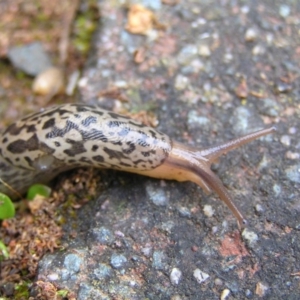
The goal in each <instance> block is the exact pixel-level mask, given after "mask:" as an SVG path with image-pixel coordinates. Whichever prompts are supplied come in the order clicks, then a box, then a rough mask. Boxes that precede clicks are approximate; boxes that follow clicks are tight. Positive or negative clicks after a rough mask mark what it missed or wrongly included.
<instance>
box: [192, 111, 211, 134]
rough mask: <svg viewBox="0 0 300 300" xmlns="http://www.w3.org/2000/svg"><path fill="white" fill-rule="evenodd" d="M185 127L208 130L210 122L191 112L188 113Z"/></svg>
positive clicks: (195, 112)
mask: <svg viewBox="0 0 300 300" xmlns="http://www.w3.org/2000/svg"><path fill="white" fill-rule="evenodd" d="M187 125H188V128H189V129H201V130H204V129H209V127H210V120H209V119H208V118H207V117H205V116H202V115H200V114H199V113H198V112H197V111H196V110H191V111H189V113H188V117H187Z"/></svg>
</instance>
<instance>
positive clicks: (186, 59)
mask: <svg viewBox="0 0 300 300" xmlns="http://www.w3.org/2000/svg"><path fill="white" fill-rule="evenodd" d="M197 55H198V49H197V46H196V45H186V46H184V47H183V48H182V49H181V51H180V52H179V54H178V55H177V61H178V63H180V64H181V65H188V64H189V63H190V62H191V61H192V60H193V59H194V58H196V57H197Z"/></svg>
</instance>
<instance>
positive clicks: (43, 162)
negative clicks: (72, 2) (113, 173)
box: [0, 104, 172, 190]
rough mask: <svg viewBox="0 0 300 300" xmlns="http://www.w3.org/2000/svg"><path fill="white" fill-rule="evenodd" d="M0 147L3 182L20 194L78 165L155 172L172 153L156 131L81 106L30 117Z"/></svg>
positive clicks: (167, 141) (11, 129)
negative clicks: (41, 181)
mask: <svg viewBox="0 0 300 300" xmlns="http://www.w3.org/2000/svg"><path fill="white" fill-rule="evenodd" d="M0 142H1V147H0V151H1V152H0V174H1V178H2V180H4V181H5V182H7V183H9V184H10V185H11V186H12V187H14V188H16V189H18V190H20V189H21V190H22V188H20V187H22V186H23V185H25V184H22V181H25V182H26V185H28V184H29V183H28V182H27V181H32V180H28V178H29V177H33V180H36V179H37V178H38V179H40V178H41V176H42V177H43V178H44V177H45V178H47V179H46V180H49V178H52V177H54V176H55V175H57V174H58V173H60V172H61V171H63V170H67V169H71V168H74V167H76V166H93V167H100V168H111V169H118V170H123V171H133V172H134V170H136V169H138V170H140V171H142V170H151V169H154V168H156V167H157V166H159V165H161V164H162V163H163V162H164V160H165V159H166V157H167V156H168V154H169V152H170V151H171V148H172V146H171V140H170V138H169V137H168V136H167V135H165V134H163V133H160V132H159V131H157V130H155V129H153V128H150V127H147V126H145V125H143V124H141V123H139V122H136V121H134V120H132V119H130V118H127V117H125V116H120V115H118V114H115V113H113V112H110V111H106V110H103V109H100V108H98V107H92V106H85V105H80V104H66V105H62V106H58V107H55V108H50V109H46V110H44V111H43V112H40V113H35V114H32V115H30V116H27V117H25V118H23V119H22V120H20V121H18V122H16V123H14V124H12V125H11V126H9V127H8V128H7V129H6V130H5V131H4V132H3V133H2V135H1V141H0ZM12 166H13V168H12ZM5 170H6V171H5ZM0 188H1V186H0Z"/></svg>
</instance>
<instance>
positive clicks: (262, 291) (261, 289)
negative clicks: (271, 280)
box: [255, 282, 269, 297]
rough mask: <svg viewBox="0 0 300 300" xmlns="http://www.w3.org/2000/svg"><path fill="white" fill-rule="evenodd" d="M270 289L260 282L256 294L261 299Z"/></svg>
mask: <svg viewBox="0 0 300 300" xmlns="http://www.w3.org/2000/svg"><path fill="white" fill-rule="evenodd" d="M268 289H269V287H268V286H266V285H264V284H263V283H261V282H258V283H257V284H256V288H255V294H256V295H258V296H259V297H264V296H265V294H266V292H267V290H268Z"/></svg>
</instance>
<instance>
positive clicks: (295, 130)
mask: <svg viewBox="0 0 300 300" xmlns="http://www.w3.org/2000/svg"><path fill="white" fill-rule="evenodd" d="M296 132H297V128H296V127H290V128H289V134H295V133H296Z"/></svg>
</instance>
